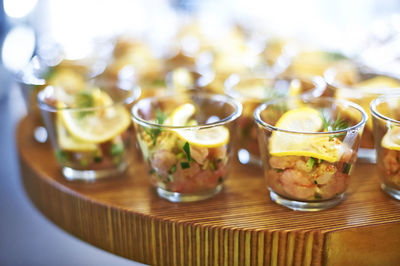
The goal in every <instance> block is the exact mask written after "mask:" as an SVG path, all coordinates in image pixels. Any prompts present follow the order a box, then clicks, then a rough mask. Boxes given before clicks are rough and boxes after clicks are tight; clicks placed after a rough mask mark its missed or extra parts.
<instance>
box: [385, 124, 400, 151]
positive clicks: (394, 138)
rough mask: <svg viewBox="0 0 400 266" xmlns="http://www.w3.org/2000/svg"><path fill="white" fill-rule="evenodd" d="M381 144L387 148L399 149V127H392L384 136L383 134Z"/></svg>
mask: <svg viewBox="0 0 400 266" xmlns="http://www.w3.org/2000/svg"><path fill="white" fill-rule="evenodd" d="M381 145H382V147H384V148H386V149H389V150H396V151H400V128H399V127H394V128H392V129H389V130H388V132H387V133H386V134H385V136H383V138H382V142H381Z"/></svg>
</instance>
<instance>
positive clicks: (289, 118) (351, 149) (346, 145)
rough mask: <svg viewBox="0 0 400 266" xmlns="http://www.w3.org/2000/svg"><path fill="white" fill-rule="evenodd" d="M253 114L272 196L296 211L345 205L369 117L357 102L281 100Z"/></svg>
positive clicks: (305, 99) (272, 102) (264, 105)
mask: <svg viewBox="0 0 400 266" xmlns="http://www.w3.org/2000/svg"><path fill="white" fill-rule="evenodd" d="M254 118H255V120H256V123H257V126H258V137H259V141H260V149H261V154H262V159H263V165H264V171H265V177H266V181H267V186H268V189H269V190H270V196H271V199H272V200H273V201H274V202H276V203H278V204H281V205H283V206H286V207H289V208H291V209H294V210H302V211H317V210H322V209H326V208H330V207H333V206H335V205H336V204H338V203H340V202H341V201H342V199H343V197H344V193H345V191H346V189H347V187H348V185H349V182H350V177H351V173H352V170H353V169H354V165H355V162H356V159H357V149H358V145H359V142H360V138H361V135H362V131H363V127H364V124H365V122H366V119H367V115H366V113H365V111H364V110H363V109H362V108H361V107H360V106H358V105H356V104H354V103H351V102H347V101H339V100H335V99H333V98H325V97H322V98H314V99H310V98H308V99H307V98H298V97H295V98H282V99H277V100H273V101H270V102H267V103H264V104H262V105H261V106H259V107H258V108H257V109H256V111H255V113H254Z"/></svg>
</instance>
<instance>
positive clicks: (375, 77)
mask: <svg viewBox="0 0 400 266" xmlns="http://www.w3.org/2000/svg"><path fill="white" fill-rule="evenodd" d="M336 74H337V73H336V71H334V70H331V71H329V72H328V73H326V80H327V82H328V83H329V84H331V85H332V87H334V90H335V98H338V99H345V100H348V101H352V102H355V103H357V104H358V105H360V106H361V107H362V108H364V110H366V112H367V113H368V117H369V120H368V121H367V124H366V126H365V130H364V134H363V137H362V139H361V143H360V148H362V149H361V150H360V154H359V157H360V158H362V159H363V160H366V161H371V162H373V161H375V152H374V151H373V149H374V137H373V128H372V117H371V113H370V111H369V110H370V109H369V105H370V103H371V101H372V100H374V99H375V98H377V97H378V96H380V95H386V94H395V93H400V80H399V79H396V78H394V77H389V76H385V75H381V74H373V73H363V72H360V73H359V74H358V75H359V77H358V79H357V80H356V81H355V82H353V83H351V84H348V83H344V82H341V81H340V80H337V79H335V77H336V76H335V75H336Z"/></svg>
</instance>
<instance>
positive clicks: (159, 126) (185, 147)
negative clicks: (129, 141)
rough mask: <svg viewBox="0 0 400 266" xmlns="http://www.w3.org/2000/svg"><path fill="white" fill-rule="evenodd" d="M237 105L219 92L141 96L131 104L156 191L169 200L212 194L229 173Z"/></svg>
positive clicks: (218, 188) (202, 197) (220, 187)
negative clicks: (140, 98)
mask: <svg viewBox="0 0 400 266" xmlns="http://www.w3.org/2000/svg"><path fill="white" fill-rule="evenodd" d="M240 113H241V105H240V103H238V102H236V101H235V100H233V99H231V98H229V97H227V96H222V95H212V94H201V93H195V94H185V95H172V96H162V97H153V98H145V99H142V100H140V101H139V102H138V103H136V104H135V105H134V107H133V109H132V115H133V121H134V124H135V129H136V135H137V140H138V143H139V146H140V149H141V151H142V154H143V158H144V161H145V162H146V164H147V166H148V168H149V174H150V181H151V183H152V185H153V186H155V187H156V188H157V192H158V194H159V195H160V196H161V197H163V198H166V199H168V200H170V201H173V202H184V201H197V200H202V199H206V198H209V197H211V196H213V195H215V194H217V193H218V192H219V191H220V190H221V189H222V185H223V182H224V180H225V178H226V177H227V175H228V171H229V164H230V161H231V154H232V153H231V150H232V147H231V132H232V130H233V128H232V127H233V123H232V122H233V121H234V120H235V119H236V118H237V117H238V116H239V115H240Z"/></svg>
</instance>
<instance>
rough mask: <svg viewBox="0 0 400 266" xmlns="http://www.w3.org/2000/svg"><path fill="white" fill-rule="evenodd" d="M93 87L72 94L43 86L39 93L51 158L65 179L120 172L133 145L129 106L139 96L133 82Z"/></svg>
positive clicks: (95, 176)
mask: <svg viewBox="0 0 400 266" xmlns="http://www.w3.org/2000/svg"><path fill="white" fill-rule="evenodd" d="M92 86H93V87H90V86H89V87H85V88H84V89H83V90H80V91H78V92H75V93H73V94H68V93H67V92H66V91H65V90H64V89H63V88H62V87H53V86H47V87H45V88H44V89H43V90H42V91H40V92H39V94H38V105H39V108H40V110H41V113H42V117H43V120H44V123H45V125H46V128H47V131H48V133H49V137H50V140H51V143H52V145H53V148H54V151H55V156H56V159H57V161H58V163H59V164H60V166H61V169H62V173H63V175H64V176H65V177H66V179H68V180H83V181H95V180H97V179H100V178H105V177H114V176H117V175H119V174H121V173H122V172H124V171H125V169H126V168H127V166H128V164H129V162H130V159H131V155H132V151H131V149H132V148H133V147H134V146H135V144H134V142H135V140H134V133H133V130H134V128H133V125H132V122H131V116H130V112H129V110H130V108H131V107H132V104H133V101H134V100H136V99H137V98H138V96H139V93H140V92H139V91H138V90H137V87H134V88H132V89H130V90H126V89H122V88H119V87H117V86H110V87H104V88H99V87H95V86H94V85H92Z"/></svg>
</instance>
